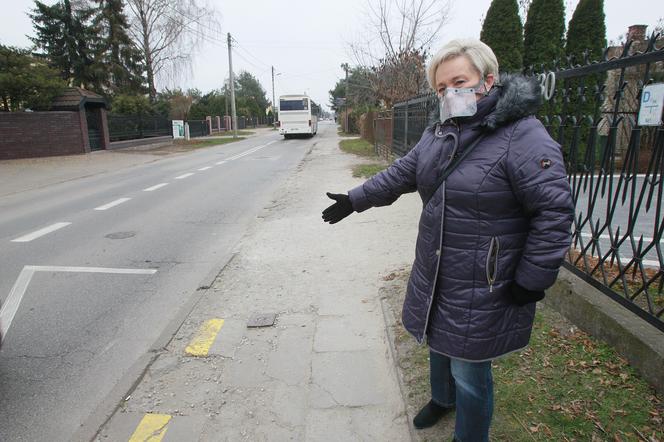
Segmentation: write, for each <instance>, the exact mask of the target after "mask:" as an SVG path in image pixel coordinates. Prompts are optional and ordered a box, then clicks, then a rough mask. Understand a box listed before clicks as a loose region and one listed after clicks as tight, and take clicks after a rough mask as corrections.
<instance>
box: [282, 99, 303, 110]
mask: <svg viewBox="0 0 664 442" xmlns="http://www.w3.org/2000/svg"><path fill="white" fill-rule="evenodd" d="M279 110H282V111H299V110H309V100H307V99H306V98H303V99H301V100H280V101H279Z"/></svg>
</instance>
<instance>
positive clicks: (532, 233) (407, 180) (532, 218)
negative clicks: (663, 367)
mask: <svg viewBox="0 0 664 442" xmlns="http://www.w3.org/2000/svg"><path fill="white" fill-rule="evenodd" d="M538 104H539V86H538V85H537V83H535V82H533V81H531V80H529V79H526V78H524V77H520V76H505V77H504V78H503V81H502V86H500V87H495V88H493V89H492V93H490V94H489V95H488V96H486V97H484V98H482V99H481V100H480V101H479V102H478V112H477V114H476V115H474V116H473V117H467V118H460V119H458V120H457V121H454V122H450V123H446V124H436V125H435V126H433V127H431V128H428V129H427V130H426V131H425V132H424V135H423V136H422V138H421V140H420V141H419V143H418V144H417V145H416V146H415V147H414V148H413V149H412V150H411V151H410V152H409V153H408V154H407V155H406V156H404V157H402V158H400V159H399V160H397V161H395V162H394V164H393V165H392V166H390V167H389V168H388V169H387V170H385V171H383V172H381V173H379V174H377V175H376V176H374V177H373V178H371V179H369V180H368V181H366V182H365V183H364V184H362V185H361V186H358V187H356V188H354V189H352V190H351V191H350V192H349V196H350V199H351V203H352V205H353V208H354V209H355V211H357V212H362V211H364V210H366V209H368V208H370V207H374V206H385V205H389V204H391V203H393V202H394V201H395V200H396V199H397V198H398V197H399V196H400V195H402V194H404V193H407V192H414V191H416V190H417V191H418V192H419V193H420V196H421V197H422V200H423V201H427V199H428V198H429V197H430V196H431V199H430V200H429V202H428V203H427V204H426V206H424V208H423V210H422V215H421V217H420V222H419V232H418V237H417V246H416V250H415V262H414V264H413V268H412V272H411V275H410V281H409V282H408V289H407V293H406V300H405V303H404V306H403V314H402V319H403V324H404V326H405V327H406V329H407V330H408V331H409V332H410V333H411V334H413V335H414V336H415V338H416V339H417V340H418V342H420V343H422V342H424V340H425V339H426V340H427V343H428V344H429V347H430V348H431V349H432V350H433V351H436V352H438V353H442V354H445V355H447V356H450V357H453V358H458V359H463V360H469V361H484V360H490V359H494V358H496V357H498V356H501V355H504V354H506V353H509V352H512V351H515V350H519V349H521V348H523V347H525V346H526V345H528V341H529V339H530V333H531V329H532V324H533V318H534V315H535V304H534V303H531V304H527V305H525V306H523V307H519V306H517V305H515V304H513V303H512V302H510V297H509V292H508V290H509V286H510V284H511V283H512V282H513V281H516V283H517V284H519V285H521V286H522V287H524V288H526V289H528V290H532V291H541V290H544V289H547V288H548V287H550V286H551V285H552V284H553V283H554V282H555V280H556V277H557V275H558V269H559V267H560V265H561V264H562V262H563V259H564V255H565V252H566V251H567V249H568V247H569V245H570V241H571V233H570V228H571V224H572V221H573V217H574V204H573V202H572V196H571V192H570V188H569V184H568V181H567V176H566V173H565V165H564V162H563V157H562V152H561V149H560V146H559V145H558V144H557V143H556V142H555V141H554V140H552V139H551V137H550V136H549V134H548V133H547V131H546V129H545V128H544V126H543V125H542V124H541V123H540V122H539V120H537V119H536V118H535V117H533V116H532V114H533V113H534V112H535V110H536V109H537V106H538ZM480 134H482V136H483V137H484V138H483V139H482V141H481V142H480V143H479V144H478V145H477V147H476V148H475V149H474V150H473V151H472V152H471V153H470V154H469V155H468V156H467V157H466V158H465V159H464V160H463V162H461V163H460V164H459V166H458V167H457V168H456V169H455V170H454V172H452V173H451V174H450V176H449V177H448V179H447V181H446V182H445V183H444V184H443V185H442V186H440V188H438V189H436V188H435V183H436V180H437V178H438V177H439V176H440V175H441V173H442V171H443V170H444V169H445V167H446V166H447V165H448V163H449V162H450V159H451V158H452V157H453V156H454V154H455V153H457V154H458V153H459V152H460V151H462V150H463V148H464V147H465V146H468V145H469V144H471V143H472V141H473V140H475V139H476V137H478V136H480ZM455 150H456V152H455ZM432 192H434V193H433V195H431V194H432Z"/></svg>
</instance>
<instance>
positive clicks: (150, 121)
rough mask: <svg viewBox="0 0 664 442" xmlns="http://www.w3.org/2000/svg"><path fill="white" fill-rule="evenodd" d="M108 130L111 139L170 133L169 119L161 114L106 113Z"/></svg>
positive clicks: (120, 139) (171, 129) (119, 139)
mask: <svg viewBox="0 0 664 442" xmlns="http://www.w3.org/2000/svg"><path fill="white" fill-rule="evenodd" d="M108 132H109V136H110V140H111V141H124V140H135V139H140V138H149V137H160V136H166V135H171V134H172V133H173V126H172V123H171V120H169V119H168V118H165V117H161V116H148V115H113V114H109V115H108Z"/></svg>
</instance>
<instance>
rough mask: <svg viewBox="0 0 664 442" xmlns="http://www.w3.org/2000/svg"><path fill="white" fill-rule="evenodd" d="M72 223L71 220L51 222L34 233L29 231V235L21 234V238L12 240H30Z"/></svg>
mask: <svg viewBox="0 0 664 442" xmlns="http://www.w3.org/2000/svg"><path fill="white" fill-rule="evenodd" d="M70 224H71V223H70V222H64V223H55V224H51V225H50V226H48V227H44V228H43V229H39V230H37V231H35V232H32V233H28V234H27V235H24V236H21V237H20V238H16V239H12V241H11V242H30V241H32V240H33V239H37V238H39V237H41V236H44V235H47V234H49V233H51V232H55V231H56V230H59V229H62V228H63V227H67V226H68V225H70Z"/></svg>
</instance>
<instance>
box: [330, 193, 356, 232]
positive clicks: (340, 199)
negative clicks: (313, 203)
mask: <svg viewBox="0 0 664 442" xmlns="http://www.w3.org/2000/svg"><path fill="white" fill-rule="evenodd" d="M327 196H328V197H329V198H331V199H333V200H334V201H336V202H335V203H334V204H332V205H331V206H330V207H328V208H327V209H325V210H323V221H325V222H326V223H330V224H335V223H338V222H339V221H341V220H342V219H344V218H346V217H347V216H348V215H350V214H351V213H353V205H352V204H351V202H350V198H349V197H348V195H344V194H343V193H329V192H328V193H327Z"/></svg>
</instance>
